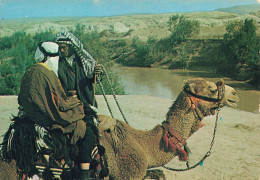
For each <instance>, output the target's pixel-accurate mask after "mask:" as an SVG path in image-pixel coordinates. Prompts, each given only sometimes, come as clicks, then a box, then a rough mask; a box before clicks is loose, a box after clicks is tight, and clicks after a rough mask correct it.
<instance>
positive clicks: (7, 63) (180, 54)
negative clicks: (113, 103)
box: [0, 15, 260, 95]
mask: <svg viewBox="0 0 260 180" xmlns="http://www.w3.org/2000/svg"><path fill="white" fill-rule="evenodd" d="M168 30H169V31H170V32H171V34H170V36H169V37H166V38H163V39H156V38H154V37H149V38H148V40H147V41H145V42H143V41H141V40H140V39H139V38H138V37H134V38H133V39H132V40H130V41H129V40H125V39H123V38H120V35H117V34H116V35H115V34H114V33H113V32H109V31H107V30H104V31H102V32H100V33H98V32H86V31H85V26H84V25H80V24H77V25H76V26H75V27H74V28H73V29H71V32H72V33H73V34H75V36H76V37H78V38H79V39H80V41H81V42H82V43H83V45H84V47H85V48H86V49H87V51H89V52H90V54H92V56H93V57H94V58H98V60H99V63H102V64H104V65H105V68H106V69H107V71H108V72H110V71H112V68H111V66H112V64H113V62H117V63H120V64H122V65H126V66H139V67H151V66H153V65H154V64H156V63H159V64H160V66H163V65H166V66H167V67H168V68H170V69H175V68H183V69H185V68H189V67H190V66H191V65H193V66H203V65H205V66H213V67H215V68H216V69H217V73H219V74H222V75H225V76H229V77H232V78H234V79H237V80H243V81H248V82H250V83H252V84H255V85H257V86H258V87H259V75H260V74H259V72H260V65H259V52H260V51H259V50H260V49H259V47H260V46H259V38H258V37H257V36H256V26H255V22H254V21H253V20H250V19H246V20H241V21H234V22H230V23H228V24H227V26H226V33H225V34H224V36H223V39H221V40H220V43H219V45H218V46H215V47H214V48H212V49H214V51H213V52H212V54H213V56H214V57H213V58H212V57H211V58H210V59H207V58H200V59H199V58H197V59H196V58H195V57H194V56H193V54H196V42H195V41H190V39H191V38H192V37H193V36H194V35H196V34H198V33H199V30H200V23H199V22H198V21H195V20H190V19H188V18H186V17H184V16H182V15H172V16H171V17H170V18H169V20H168ZM130 33H131V32H128V34H130ZM54 34H55V33H54V30H53V29H46V30H45V31H39V32H36V33H35V34H26V33H25V32H16V33H14V34H13V35H12V36H10V37H3V38H0V95H16V94H18V93H19V87H20V80H21V78H22V76H23V74H24V72H25V71H26V69H27V68H28V67H29V66H31V65H32V64H34V63H35V62H34V53H35V50H36V48H37V46H38V43H39V42H42V41H52V40H53V37H54ZM126 35H127V34H125V35H122V34H121V36H122V37H124V36H126ZM107 37H115V38H110V39H108V38H107ZM206 51H207V50H205V52H202V54H207V53H209V52H206ZM210 56H212V55H210ZM108 74H109V77H110V79H111V82H112V86H113V88H114V91H115V93H116V94H124V87H123V85H122V83H120V80H119V79H118V76H117V75H115V74H114V73H108ZM103 83H104V87H105V91H106V94H111V92H110V90H109V85H108V84H107V82H106V81H103ZM97 87H98V88H97V90H96V92H97V94H101V90H100V89H99V86H97Z"/></svg>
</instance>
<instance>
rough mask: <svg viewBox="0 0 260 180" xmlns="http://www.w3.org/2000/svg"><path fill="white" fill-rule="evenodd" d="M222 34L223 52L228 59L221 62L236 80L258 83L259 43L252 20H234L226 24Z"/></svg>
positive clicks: (259, 68) (259, 69)
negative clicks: (224, 31)
mask: <svg viewBox="0 0 260 180" xmlns="http://www.w3.org/2000/svg"><path fill="white" fill-rule="evenodd" d="M226 30H227V32H226V33H225V35H224V40H223V47H224V52H225V53H226V54H228V55H229V57H230V61H229V62H223V63H224V64H225V65H226V67H227V68H229V72H232V73H233V74H234V77H235V78H236V79H238V80H251V82H257V81H258V83H259V80H257V79H259V71H260V65H259V51H260V46H259V45H260V43H259V39H258V38H257V36H256V26H255V23H254V21H253V20H252V19H251V20H250V19H246V20H244V21H234V22H231V23H229V24H228V25H227V27H226Z"/></svg>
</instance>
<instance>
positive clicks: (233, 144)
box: [0, 96, 260, 180]
mask: <svg viewBox="0 0 260 180" xmlns="http://www.w3.org/2000/svg"><path fill="white" fill-rule="evenodd" d="M117 98H118V100H119V103H120V105H121V108H122V110H123V112H124V114H125V116H126V118H127V120H128V122H129V124H130V125H131V126H133V127H135V128H138V129H142V130H146V129H151V128H152V127H154V126H155V125H156V124H159V123H161V122H162V121H163V120H164V119H165V114H166V112H167V111H168V108H169V107H170V105H171V104H172V100H170V99H165V98H157V97H151V96H118V97H117ZM97 100H98V104H99V114H106V115H109V111H108V110H107V108H106V103H105V101H104V100H103V97H102V96H98V97H97ZM108 100H109V102H110V105H111V107H112V110H113V114H114V116H115V117H116V118H117V119H120V120H123V118H122V116H121V114H120V113H119V111H118V110H117V108H116V104H115V103H114V101H113V100H112V97H111V96H109V97H108ZM16 113H17V97H16V96H0V120H1V121H0V127H1V128H0V134H3V133H4V132H5V131H6V130H7V128H8V125H9V122H10V121H9V119H10V117H11V115H12V114H13V115H15V114H16ZM203 121H204V123H205V126H204V127H203V128H202V129H200V130H199V131H198V132H196V133H195V134H194V135H193V136H192V137H191V138H190V139H188V141H187V143H188V145H189V147H190V149H191V151H192V154H191V158H190V164H191V165H193V164H194V163H197V161H198V160H199V159H200V158H201V157H202V156H203V155H204V154H205V153H206V152H207V151H208V149H209V146H210V142H211V139H212V133H213V129H214V123H215V117H214V116H210V117H207V118H206V119H204V120H203ZM259 128H260V114H259V113H258V114H254V113H249V112H245V111H239V110H236V109H231V108H223V109H222V110H221V112H220V120H219V122H218V129H217V134H216V139H215V143H214V147H213V150H212V155H211V156H210V157H209V158H207V159H206V161H205V162H204V164H203V165H202V166H199V167H197V168H195V169H193V170H190V171H185V172H171V171H169V170H165V169H163V171H164V173H165V175H166V178H167V180H172V179H175V180H183V179H185V180H186V179H187V180H196V179H200V180H203V179H205V180H208V179H210V180H218V179H221V180H222V179H227V180H231V179H234V180H240V179H241V180H242V179H243V180H244V179H246V180H257V179H259V177H260V171H259V170H260V151H259V150H260V142H259V138H260V133H259ZM167 166H170V167H173V168H183V167H185V163H181V162H179V161H178V159H177V158H176V159H174V160H172V161H171V162H170V163H168V164H167ZM160 169H162V168H160ZM0 179H1V177H0ZM1 180H2V179H1Z"/></svg>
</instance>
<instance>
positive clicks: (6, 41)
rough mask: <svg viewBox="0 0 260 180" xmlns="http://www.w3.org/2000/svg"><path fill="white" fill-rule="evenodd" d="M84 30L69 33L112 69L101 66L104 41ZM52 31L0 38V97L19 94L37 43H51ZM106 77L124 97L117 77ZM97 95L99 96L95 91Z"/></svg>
mask: <svg viewBox="0 0 260 180" xmlns="http://www.w3.org/2000/svg"><path fill="white" fill-rule="evenodd" d="M83 29H84V27H83V26H81V25H79V24H78V25H76V27H75V30H73V31H72V33H73V34H75V35H76V36H77V37H78V38H79V39H80V40H81V42H82V43H83V44H84V47H85V48H86V49H87V50H88V51H89V52H90V54H92V56H93V57H98V58H99V59H100V61H99V62H100V63H103V64H104V65H105V68H108V69H107V71H110V68H111V66H107V65H106V63H104V61H103V60H104V59H108V50H107V48H105V45H104V42H103V41H102V40H101V37H100V34H99V33H97V32H92V33H84V32H83ZM53 37H54V32H53V31H52V29H48V30H45V31H44V32H37V33H35V35H31V34H26V33H25V32H16V33H14V34H13V35H12V36H10V37H3V38H0V94H1V95H17V94H18V93H19V87H20V81H21V78H22V76H23V74H24V73H25V71H26V69H27V68H28V67H29V66H31V65H33V64H34V63H35V62H34V53H35V50H36V48H37V45H38V44H39V42H42V41H51V40H53ZM109 78H110V79H111V82H112V87H113V88H114V91H115V93H117V94H124V87H123V85H122V84H121V83H120V81H119V79H118V77H116V76H115V75H114V74H111V73H109ZM104 88H105V90H106V93H107V94H111V92H110V91H109V86H108V84H107V83H104ZM96 92H97V93H101V91H100V89H97V91H96Z"/></svg>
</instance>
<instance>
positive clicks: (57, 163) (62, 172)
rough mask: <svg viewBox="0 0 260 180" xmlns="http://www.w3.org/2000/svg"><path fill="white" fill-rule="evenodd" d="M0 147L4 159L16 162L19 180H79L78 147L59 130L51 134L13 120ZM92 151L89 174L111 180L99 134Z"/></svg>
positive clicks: (25, 121) (26, 120) (23, 118)
mask: <svg viewBox="0 0 260 180" xmlns="http://www.w3.org/2000/svg"><path fill="white" fill-rule="evenodd" d="M12 121H13V122H12V123H11V124H10V127H9V129H8V131H7V132H6V133H5V135H4V138H3V142H2V144H1V156H2V158H3V159H4V160H5V161H7V162H10V161H11V160H12V159H14V160H15V161H16V166H17V170H18V174H19V179H25V178H26V176H28V177H32V176H33V175H34V174H37V175H38V176H40V177H42V178H43V179H53V178H54V177H58V176H60V178H61V179H64V180H65V179H66V180H67V179H68V180H69V179H79V174H80V173H79V172H80V170H79V163H78V158H77V153H78V147H77V145H73V144H71V143H70V140H69V138H68V137H67V136H66V135H64V134H63V133H62V132H61V131H60V130H54V131H48V130H46V129H45V128H43V127H41V126H39V125H36V124H34V123H33V122H32V121H31V120H30V119H29V118H28V117H26V116H21V117H14V118H13V120H12ZM96 137H97V138H96V142H95V146H94V149H93V151H92V161H91V163H90V173H91V176H92V177H93V178H96V179H97V178H99V179H103V178H104V177H106V176H108V168H107V162H106V158H105V149H104V147H103V146H101V145H100V144H99V141H98V134H97V135H96Z"/></svg>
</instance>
